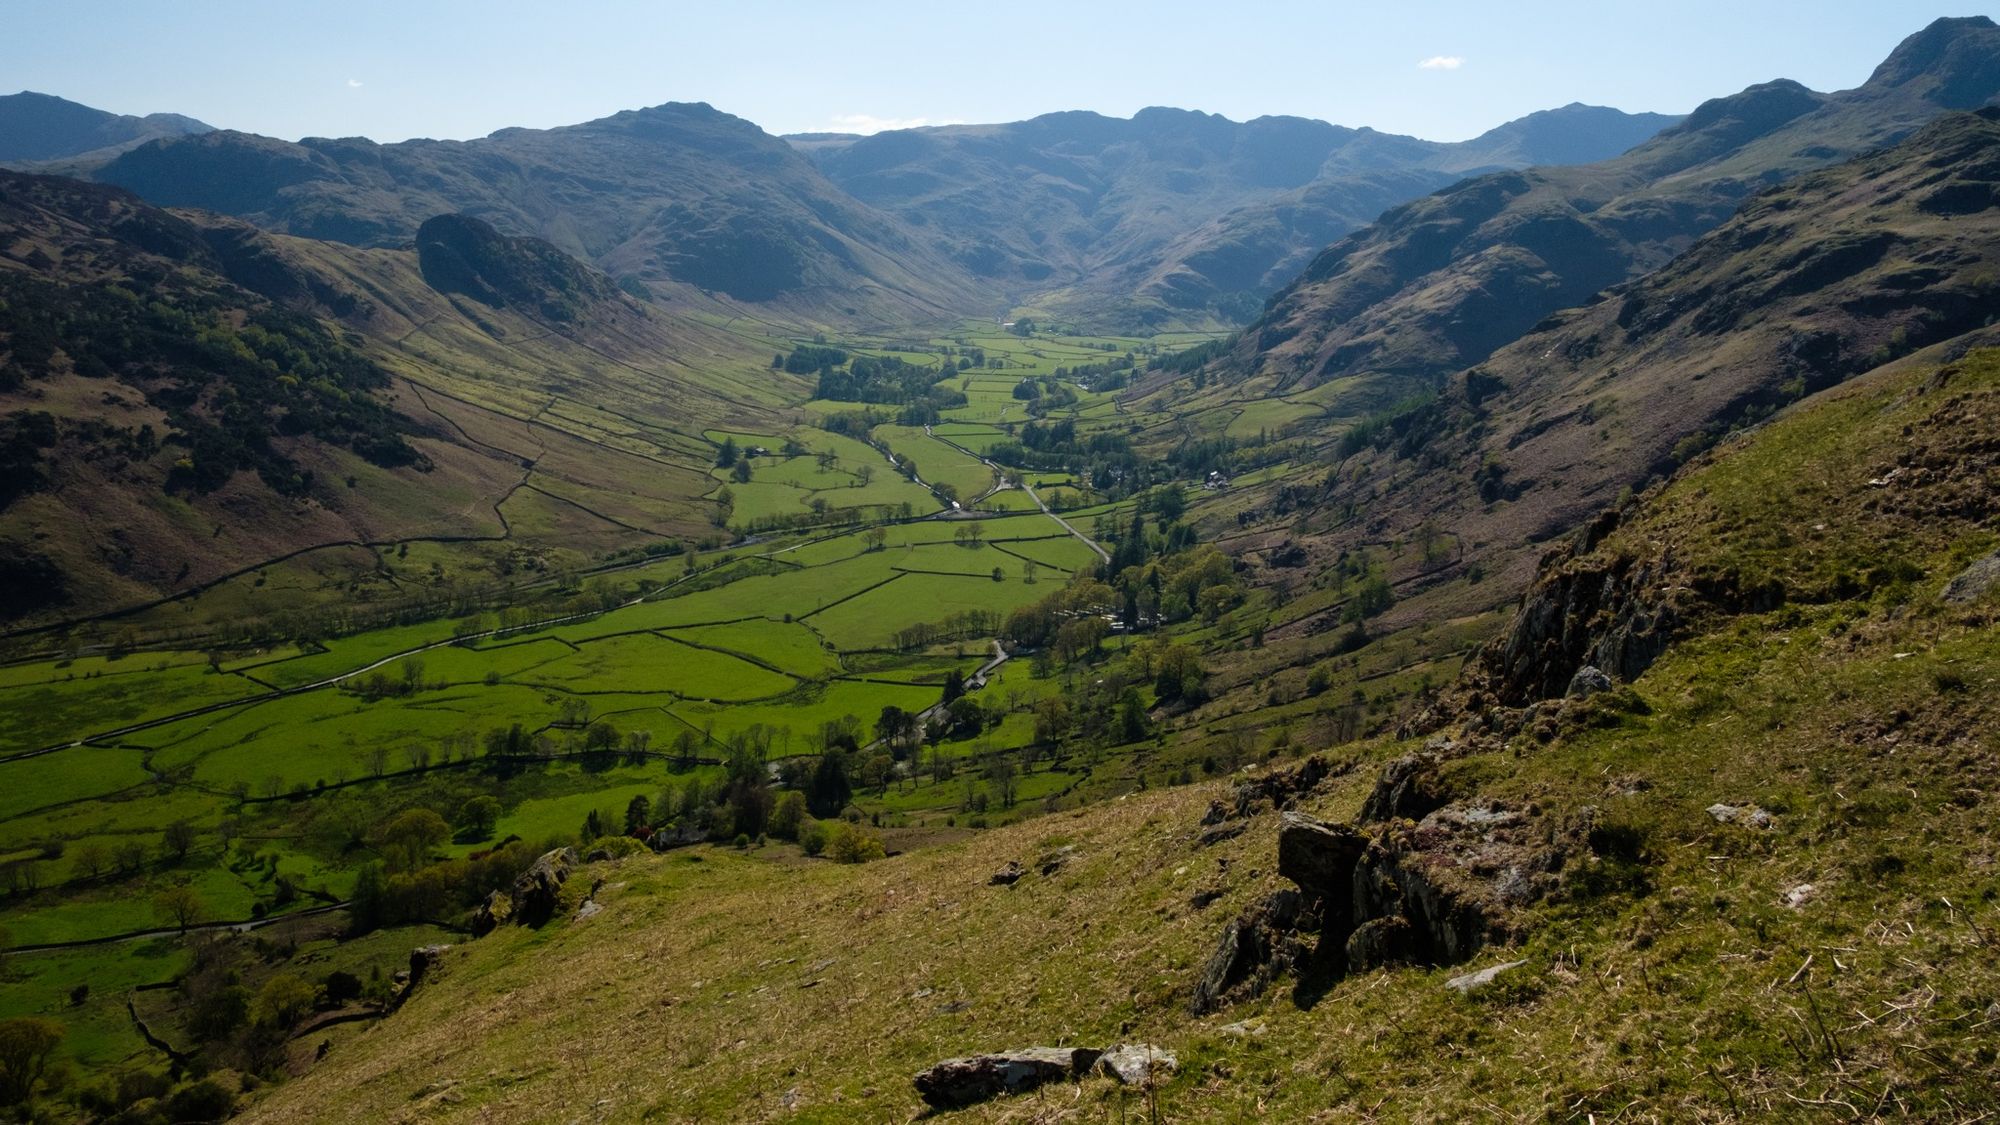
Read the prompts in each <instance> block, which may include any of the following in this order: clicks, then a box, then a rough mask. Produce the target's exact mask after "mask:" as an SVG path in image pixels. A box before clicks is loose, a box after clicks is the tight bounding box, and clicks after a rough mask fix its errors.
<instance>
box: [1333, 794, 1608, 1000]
mask: <svg viewBox="0 0 2000 1125" xmlns="http://www.w3.org/2000/svg"><path fill="white" fill-rule="evenodd" d="M1586 822H1587V818H1583V819H1579V820H1578V821H1576V822H1574V823H1559V822H1558V821H1557V820H1556V818H1554V817H1552V816H1549V815H1548V814H1546V813H1543V812H1542V811H1541V810H1539V809H1538V808H1536V807H1535V806H1533V805H1529V806H1526V807H1522V806H1516V805H1508V804H1502V803H1499V802H1487V803H1484V804H1455V805H1447V806H1445V807H1444V808H1441V809H1438V810H1437V811H1435V812H1433V813H1431V814H1430V815H1429V816H1426V817H1425V818H1424V819H1423V820H1421V821H1419V822H1418V823H1416V824H1414V825H1411V824H1407V823H1401V824H1392V825H1390V826H1389V827H1388V828H1386V829H1384V830H1383V832H1382V834H1381V835H1379V836H1377V837H1376V838H1375V839H1374V840H1373V841H1372V842H1371V843H1370V844H1369V845H1368V850H1367V852H1366V853H1365V854H1364V855H1363V856H1362V857H1361V861H1360V862H1359V863H1358V864H1357V865H1356V869H1355V879H1354V907H1355V910H1354V914H1355V918H1356V920H1357V922H1358V921H1362V920H1366V919H1372V918H1385V917H1393V916H1397V915H1400V916H1402V917H1403V918H1404V919H1405V920H1407V921H1408V922H1409V924H1410V927H1411V930H1412V937H1413V942H1414V948H1413V956H1414V959H1416V960H1419V961H1423V962H1426V963H1429V964H1440V965H1450V964H1457V963H1459V962H1461V961H1464V960H1466V959H1467V958H1468V957H1471V956H1472V955H1473V954H1474V953H1476V952H1478V951H1479V950H1480V949H1481V948H1483V947H1484V946H1486V945H1487V944H1489V943H1492V942H1499V941H1506V940H1508V939H1510V938H1511V937H1513V936H1514V935H1515V934H1516V933H1518V932H1519V928H1520V927H1519V920H1518V918H1517V913H1518V911H1519V909H1520V908H1521V907H1523V906H1526V905H1527V904H1529V903H1531V902H1534V901H1536V900H1538V899H1540V898H1542V897H1544V896H1546V895H1548V894H1549V893H1551V892H1553V891H1554V890H1555V889H1556V888H1557V887H1558V885H1559V883H1560V877H1561V872H1562V869H1563V866H1564V864H1565V863H1566V862H1567V861H1568V859H1569V857H1570V856H1571V855H1573V854H1576V853H1578V852H1580V851H1581V850H1582V849H1584V848H1585V847H1586V846H1587V844H1586V839H1587V823H1586Z"/></svg>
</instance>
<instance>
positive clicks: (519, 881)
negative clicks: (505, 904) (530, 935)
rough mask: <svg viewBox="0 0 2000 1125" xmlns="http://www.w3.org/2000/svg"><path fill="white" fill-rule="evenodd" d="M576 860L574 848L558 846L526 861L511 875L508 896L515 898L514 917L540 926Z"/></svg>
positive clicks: (553, 907) (552, 910)
mask: <svg viewBox="0 0 2000 1125" xmlns="http://www.w3.org/2000/svg"><path fill="white" fill-rule="evenodd" d="M576 864H577V858H576V849H575V848H557V849H555V850H554V851H551V852H548V853H546V854H544V855H542V856H541V857H540V858H538V859H536V860H535V862H533V863H531V864H529V865H528V869H527V870H526V871H523V872H521V874H520V875H519V876H517V877H516V878H515V879H514V886H513V891H512V894H511V896H510V897H511V898H512V899H513V900H514V917H515V920H516V921H519V922H521V923H522V924H524V925H529V926H539V925H541V924H542V923H544V922H546V921H548V920H549V919H550V918H552V917H554V916H555V912H556V905H557V900H558V899H559V898H561V896H562V885H563V883H564V881H566V880H567V879H568V878H569V873H570V871H571V870H573V869H574V868H575V867H576Z"/></svg>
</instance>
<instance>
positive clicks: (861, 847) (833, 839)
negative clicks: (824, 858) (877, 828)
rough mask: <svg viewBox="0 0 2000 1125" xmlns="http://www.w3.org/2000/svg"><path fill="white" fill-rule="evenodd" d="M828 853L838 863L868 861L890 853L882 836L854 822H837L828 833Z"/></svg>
mask: <svg viewBox="0 0 2000 1125" xmlns="http://www.w3.org/2000/svg"><path fill="white" fill-rule="evenodd" d="M826 854H827V855H828V856H829V857H831V858H832V859H833V860H834V861H835V862H836V863H867V862H868V861H869V860H871V859H881V858H882V857H884V856H886V855H887V854H888V851H887V850H886V849H885V848H883V846H882V840H881V837H879V836H876V835H875V834H874V833H873V832H870V831H868V830H867V829H865V828H862V827H859V826H858V825H853V824H846V823H842V824H837V825H835V826H834V828H833V831H832V832H830V833H829V834H828V837H827V841H826Z"/></svg>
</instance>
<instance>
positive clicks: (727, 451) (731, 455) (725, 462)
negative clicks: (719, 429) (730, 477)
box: [715, 437, 736, 469]
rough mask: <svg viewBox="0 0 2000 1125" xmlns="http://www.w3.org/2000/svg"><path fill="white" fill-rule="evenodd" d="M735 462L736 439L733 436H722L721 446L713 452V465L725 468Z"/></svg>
mask: <svg viewBox="0 0 2000 1125" xmlns="http://www.w3.org/2000/svg"><path fill="white" fill-rule="evenodd" d="M735 464H736V439H735V438H733V437H726V438H723V439H722V448H721V449H719V450H717V451H716V454H715V467H716V468H718V469H727V468H730V467H731V466H733V465H735Z"/></svg>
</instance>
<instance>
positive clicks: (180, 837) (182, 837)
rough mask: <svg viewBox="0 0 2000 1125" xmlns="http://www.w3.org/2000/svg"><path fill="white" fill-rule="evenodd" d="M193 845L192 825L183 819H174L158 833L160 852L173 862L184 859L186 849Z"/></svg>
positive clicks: (186, 852)
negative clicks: (163, 830) (165, 828)
mask: <svg viewBox="0 0 2000 1125" xmlns="http://www.w3.org/2000/svg"><path fill="white" fill-rule="evenodd" d="M193 847H194V825H192V824H189V823H188V822H187V821H185V820H176V821H174V822H173V823H172V824H169V825H167V830H166V831H165V832H162V833H161V834H160V850H161V852H163V853H164V854H166V855H167V856H169V857H171V858H172V859H173V861H174V862H175V863H179V862H180V861H182V860H184V859H186V858H187V854H188V851H189V850H190V849H191V848H193Z"/></svg>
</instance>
